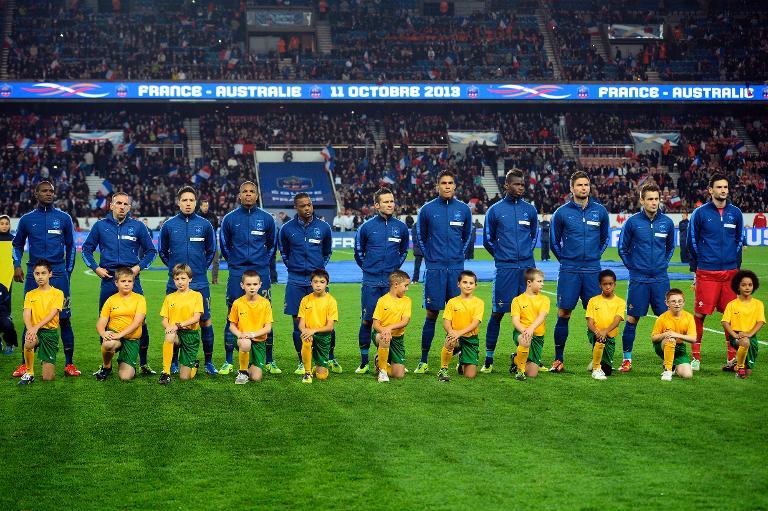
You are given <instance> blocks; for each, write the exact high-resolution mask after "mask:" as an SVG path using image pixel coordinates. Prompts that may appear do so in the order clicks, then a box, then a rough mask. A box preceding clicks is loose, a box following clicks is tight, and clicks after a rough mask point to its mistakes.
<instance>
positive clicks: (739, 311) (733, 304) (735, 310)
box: [722, 298, 765, 332]
mask: <svg viewBox="0 0 768 511" xmlns="http://www.w3.org/2000/svg"><path fill="white" fill-rule="evenodd" d="M722 321H725V322H728V323H730V324H731V328H732V329H733V330H734V331H735V332H749V331H750V330H752V329H753V328H754V327H755V325H756V324H757V322H758V321H762V322H763V323H765V306H764V305H763V302H761V301H760V300H758V299H757V298H751V299H750V300H749V301H748V302H742V301H741V300H739V299H738V298H736V299H735V300H731V301H730V302H728V305H726V306H725V312H723V319H722Z"/></svg>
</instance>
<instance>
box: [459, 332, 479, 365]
mask: <svg viewBox="0 0 768 511" xmlns="http://www.w3.org/2000/svg"><path fill="white" fill-rule="evenodd" d="M459 349H460V350H461V355H459V363H460V364H462V365H465V364H466V365H475V366H476V365H477V364H478V361H479V354H478V353H479V351H480V341H479V340H478V338H477V336H476V335H473V336H470V337H459Z"/></svg>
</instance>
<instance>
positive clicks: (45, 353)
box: [37, 328, 59, 364]
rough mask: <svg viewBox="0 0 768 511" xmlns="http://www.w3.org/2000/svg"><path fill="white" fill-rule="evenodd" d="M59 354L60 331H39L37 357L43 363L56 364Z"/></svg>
mask: <svg viewBox="0 0 768 511" xmlns="http://www.w3.org/2000/svg"><path fill="white" fill-rule="evenodd" d="M58 352H59V330H58V329H56V328H41V329H40V330H38V331H37V356H38V357H40V361H41V362H47V363H49V364H55V363H56V354H57V353H58Z"/></svg>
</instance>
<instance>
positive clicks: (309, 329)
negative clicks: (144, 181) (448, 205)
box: [20, 260, 765, 385]
mask: <svg viewBox="0 0 768 511" xmlns="http://www.w3.org/2000/svg"><path fill="white" fill-rule="evenodd" d="M52 273H53V272H52V268H51V265H50V263H49V262H48V261H45V260H41V261H38V262H37V264H36V265H35V266H34V278H35V282H36V283H37V285H38V287H37V289H34V290H32V291H30V292H29V293H27V294H26V296H25V299H24V323H25V326H26V334H25V342H24V360H25V363H26V366H27V371H26V372H25V374H24V375H22V377H21V380H20V384H22V385H26V384H29V383H32V382H34V360H35V350H36V349H39V356H40V359H41V362H42V372H43V379H44V380H52V379H54V365H55V362H56V355H57V352H58V330H57V329H58V326H59V321H58V316H59V313H60V312H61V310H62V309H63V306H64V293H62V292H61V290H58V289H56V288H54V287H52V286H51V285H50V278H51V275H52ZM192 276H193V275H192V270H191V268H190V267H189V266H187V265H184V264H179V265H176V266H175V267H174V268H173V269H172V277H173V282H174V284H175V287H176V291H174V292H172V293H170V294H168V295H166V297H165V300H164V301H163V305H162V307H161V309H160V316H161V317H162V324H163V328H164V329H165V342H164V343H163V372H162V373H161V376H160V380H159V383H160V384H168V383H170V382H171V364H172V360H173V356H174V350H175V349H178V351H179V353H178V360H179V363H180V369H179V378H180V379H181V380H189V379H192V378H194V377H195V375H196V373H197V369H198V367H199V361H198V359H197V355H198V350H199V347H200V332H199V330H200V326H199V323H200V317H201V316H202V314H203V296H202V294H201V293H199V292H197V291H194V290H192V289H190V287H189V284H190V282H191V280H192ZM525 279H526V290H525V292H524V293H523V294H521V295H519V296H517V297H515V298H514V299H513V300H512V306H511V310H510V313H511V319H512V324H513V326H514V334H513V342H514V344H515V346H516V351H515V354H514V355H513V356H512V365H511V367H510V372H511V373H512V374H514V377H515V379H516V380H526V378H527V377H536V376H537V374H538V371H539V367H540V366H541V363H542V360H541V354H542V351H543V347H544V334H545V332H546V327H545V322H546V318H547V315H548V313H549V309H550V301H549V298H548V297H547V296H545V295H544V294H542V293H541V291H542V289H543V287H544V273H543V272H542V271H541V270H538V269H536V268H529V269H528V270H526V272H525ZM134 282H135V276H134V274H133V272H132V271H131V269H130V268H120V269H118V270H117V271H116V272H115V283H116V285H117V288H118V292H117V293H116V294H114V295H112V296H110V297H109V298H108V299H107V301H106V303H105V304H104V306H103V307H102V309H101V312H100V315H99V320H98V322H97V324H96V331H97V332H98V333H99V335H100V337H101V340H102V343H101V353H102V358H103V364H102V366H101V368H100V369H99V371H98V372H97V373H96V375H95V376H96V378H97V379H98V380H105V379H107V377H108V376H109V375H110V374H111V372H112V361H113V357H114V355H115V354H116V353H118V357H117V362H118V364H119V376H120V378H121V379H123V380H130V379H133V377H134V376H135V374H136V366H137V358H138V352H139V339H140V337H141V333H142V324H143V323H144V321H145V317H146V313H147V306H146V301H145V299H144V296H142V295H140V294H138V293H135V292H134V291H133V287H134ZM389 282H390V287H389V291H388V293H387V294H385V295H384V296H382V297H381V298H379V299H378V301H377V303H376V308H375V310H374V312H373V329H374V331H375V333H374V334H373V336H372V339H371V341H372V342H373V343H375V345H376V346H377V352H376V362H375V368H376V377H377V379H378V381H379V382H387V381H389V378H390V377H395V378H403V377H404V376H405V353H406V350H405V341H404V337H405V335H404V334H405V329H406V327H407V326H408V324H409V322H410V319H411V313H412V308H411V299H410V298H409V297H408V296H406V292H407V291H408V287H409V284H410V278H409V276H408V274H406V273H405V272H403V271H402V270H395V271H394V272H392V274H391V275H390V277H389ZM599 282H600V289H601V294H599V295H597V296H594V297H592V298H591V299H590V300H589V302H588V304H587V310H586V319H587V325H588V332H587V335H588V337H589V340H590V342H591V343H592V346H593V351H592V362H591V363H590V365H589V370H591V372H592V378H594V379H596V380H605V379H607V377H608V376H609V375H610V374H611V372H612V370H613V354H614V350H615V339H616V336H617V335H618V330H619V324H620V323H621V322H622V321H624V319H625V314H624V311H625V309H626V302H625V301H624V300H623V299H622V298H620V297H618V296H616V295H615V293H614V291H615V288H616V275H615V274H614V272H613V271H611V270H603V271H601V272H600V274H599ZM311 283H312V284H311V286H312V293H311V294H308V295H306V296H305V297H303V298H302V300H301V303H300V306H299V313H298V316H299V330H300V332H301V342H302V348H301V360H302V363H303V368H304V371H303V375H302V382H303V383H312V379H313V377H317V378H318V379H320V380H325V379H327V378H328V375H329V370H330V369H331V365H330V363H329V361H330V353H329V351H330V345H331V333H332V332H333V330H334V327H335V324H336V322H337V321H338V319H339V312H338V305H337V303H336V300H335V299H334V298H333V296H331V294H330V293H328V284H329V283H330V278H329V275H328V273H327V272H326V271H325V270H315V271H313V272H312V274H311ZM456 285H457V287H458V289H459V290H460V294H459V296H457V297H454V298H451V299H450V300H449V301H448V303H447V304H446V306H445V310H444V312H443V326H444V328H445V331H446V337H445V343H444V345H443V348H442V350H441V355H440V370H439V371H438V373H437V377H438V379H439V380H440V381H446V382H447V381H450V377H449V375H448V366H449V364H450V362H451V359H452V358H453V356H454V354H456V355H457V356H458V371H459V374H462V375H464V376H465V377H467V378H474V377H475V375H476V373H477V367H478V362H479V356H478V355H479V341H478V327H479V325H480V323H481V321H482V320H483V316H484V310H485V304H484V302H483V301H482V300H481V299H479V298H478V297H476V296H475V295H474V291H475V288H476V286H477V276H476V275H475V274H474V273H473V272H471V271H468V270H464V271H461V272H460V273H459V278H458V281H457V282H456ZM240 286H241V288H242V290H243V291H244V293H245V294H244V295H243V296H242V297H240V298H238V299H237V300H235V302H234V303H233V304H232V306H231V308H230V312H229V315H228V318H227V319H228V320H229V330H230V332H231V333H232V334H233V335H234V336H235V337H236V338H237V344H238V348H239V371H238V374H237V377H236V379H235V383H236V384H245V383H247V382H248V381H249V380H252V381H261V379H262V376H263V371H264V367H265V363H266V340H267V335H268V334H270V333H271V332H272V324H273V323H274V319H273V315H272V304H271V303H270V301H269V300H267V299H266V298H264V297H263V296H262V295H260V294H259V290H260V288H261V278H260V277H259V274H258V272H256V271H252V270H248V271H246V272H244V273H243V276H242V277H241V282H240ZM731 287H732V289H733V291H734V292H735V293H737V298H736V299H734V300H732V301H731V302H729V303H728V304H727V306H726V308H725V312H724V314H723V318H722V324H723V329H724V331H725V332H726V333H727V334H728V335H730V336H731V339H732V341H731V342H732V344H733V346H734V347H735V348H737V356H736V360H737V362H736V371H737V375H738V376H740V377H746V375H747V373H748V372H749V373H751V371H752V369H753V367H754V364H755V361H756V359H757V352H758V343H757V338H756V337H755V335H756V333H757V332H758V331H759V329H760V328H761V327H762V325H763V324H764V323H765V315H764V309H763V304H762V302H760V300H757V299H756V298H753V297H752V293H753V292H754V291H755V290H756V289H757V288H758V287H759V280H758V278H757V276H756V275H755V274H754V273H753V272H751V271H749V270H741V271H739V272H738V273H737V274H736V275H735V276H734V278H733V280H732V282H731ZM665 303H666V305H667V307H668V310H667V311H666V312H664V313H663V314H662V315H661V316H660V317H659V318H658V319H657V320H656V323H655V324H654V327H653V332H652V334H651V341H652V342H653V345H654V349H655V351H656V353H657V354H658V355H659V357H660V358H661V359H662V360H663V366H664V371H663V373H662V375H661V379H662V380H664V381H671V379H672V376H673V374H677V375H678V376H680V377H682V378H686V379H687V378H691V377H692V376H693V370H692V368H691V358H690V356H689V355H688V352H687V349H686V347H685V343H693V342H695V341H696V325H695V322H694V320H693V316H692V315H691V314H690V313H689V312H687V311H685V310H684V306H685V298H684V296H683V292H682V291H681V290H679V289H670V290H669V291H667V292H666V294H665Z"/></svg>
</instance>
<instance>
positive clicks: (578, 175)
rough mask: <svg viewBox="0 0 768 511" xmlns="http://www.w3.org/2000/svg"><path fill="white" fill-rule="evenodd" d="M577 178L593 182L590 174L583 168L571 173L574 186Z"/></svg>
mask: <svg viewBox="0 0 768 511" xmlns="http://www.w3.org/2000/svg"><path fill="white" fill-rule="evenodd" d="M577 179H586V180H587V181H589V182H592V181H591V179H589V175H588V174H587V173H586V172H584V171H583V170H577V171H576V172H574V173H573V174H571V186H573V183H575V182H576V180H577Z"/></svg>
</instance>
